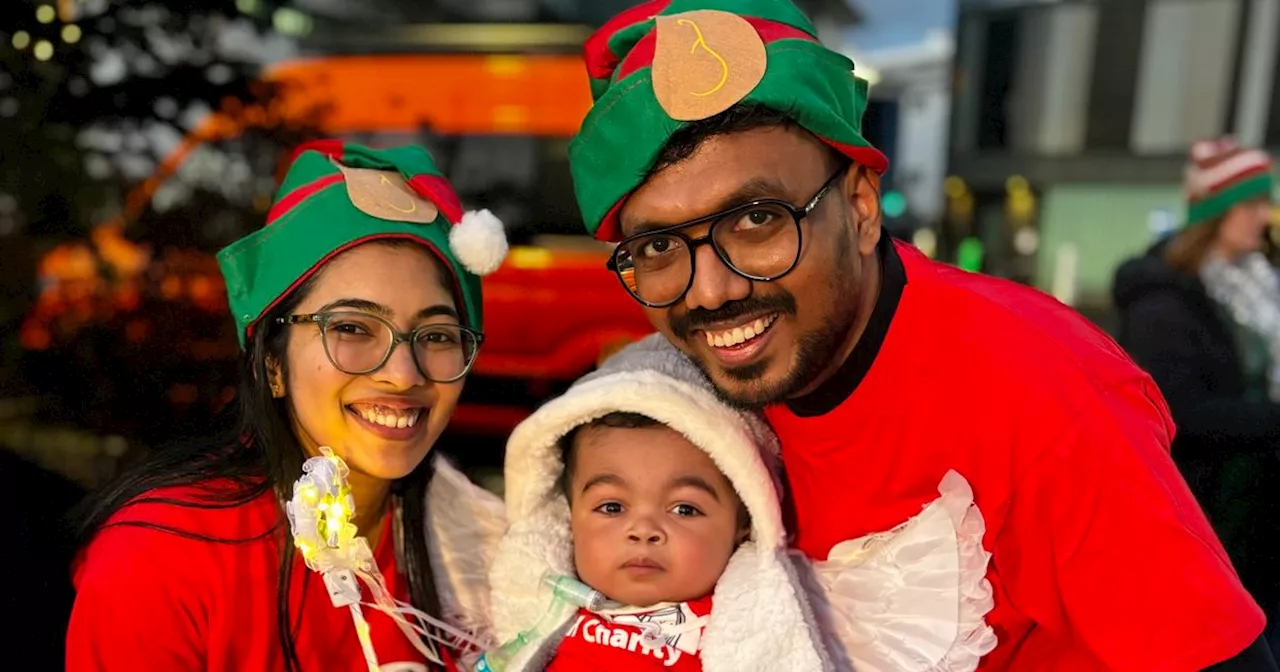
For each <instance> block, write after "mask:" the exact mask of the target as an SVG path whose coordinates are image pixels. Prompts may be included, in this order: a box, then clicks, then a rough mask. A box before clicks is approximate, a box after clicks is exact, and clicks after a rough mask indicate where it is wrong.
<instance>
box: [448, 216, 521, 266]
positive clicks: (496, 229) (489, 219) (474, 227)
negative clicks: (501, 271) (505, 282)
mask: <svg viewBox="0 0 1280 672" xmlns="http://www.w3.org/2000/svg"><path fill="white" fill-rule="evenodd" d="M449 247H450V248H451V249H452V250H453V255H454V256H455V257H457V258H458V261H459V262H461V263H462V265H463V266H465V267H466V269H467V270H468V271H471V272H472V273H474V274H476V275H488V274H490V273H492V272H494V271H496V270H498V268H499V267H500V266H502V262H503V260H505V259H506V258H507V250H508V247H507V232H506V229H505V227H503V225H502V220H500V219H498V218H497V216H495V215H494V214H493V213H492V212H489V211H488V210H479V211H474V210H473V211H470V212H467V213H466V214H464V215H462V221H460V222H458V223H457V224H455V225H454V226H453V228H451V229H450V230H449Z"/></svg>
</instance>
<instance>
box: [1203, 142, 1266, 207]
mask: <svg viewBox="0 0 1280 672" xmlns="http://www.w3.org/2000/svg"><path fill="white" fill-rule="evenodd" d="M1190 159H1191V160H1190V161H1189V162H1188V163H1187V168H1186V192H1187V226H1193V225H1195V224H1200V223H1203V222H1208V221H1212V220H1215V219H1217V218H1219V217H1221V216H1223V215H1225V214H1227V212H1228V211H1229V210H1231V208H1233V207H1235V206H1236V205H1237V204H1240V203H1244V202H1246V201H1251V200H1253V199H1256V198H1261V197H1265V198H1268V199H1269V198H1271V192H1272V188H1273V186H1274V183H1275V181H1274V177H1273V176H1272V174H1271V169H1272V160H1271V156H1270V155H1269V154H1267V153H1266V152H1264V151H1262V150H1260V149H1247V148H1244V147H1241V146H1240V145H1239V144H1238V143H1237V142H1236V141H1235V139H1234V138H1231V137H1223V138H1218V139H1215V140H1202V141H1200V142H1197V143H1195V144H1194V145H1192V146H1191V157H1190Z"/></svg>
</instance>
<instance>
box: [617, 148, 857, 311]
mask: <svg viewBox="0 0 1280 672" xmlns="http://www.w3.org/2000/svg"><path fill="white" fill-rule="evenodd" d="M852 165H853V164H850V163H846V164H845V165H844V166H842V167H841V168H840V170H837V171H836V172H835V173H834V174H832V175H831V177H829V178H827V181H826V182H823V183H822V186H821V187H820V188H819V189H818V192H817V193H816V194H814V195H813V198H810V199H809V200H808V201H806V202H805V204H804V205H803V206H801V207H796V206H795V205H792V204H791V203H788V202H787V201H784V200H782V199H778V198H764V199H759V200H755V201H751V202H749V203H743V204H742V205H735V206H734V207H732V208H729V209H727V210H721V211H720V212H713V213H711V214H709V215H704V216H702V217H699V218H697V219H694V220H690V221H688V222H684V223H681V224H676V225H674V226H668V227H666V228H662V229H654V230H652V231H644V232H642V233H637V234H635V235H633V236H627V237H626V238H623V239H622V241H621V242H619V243H618V245H617V246H616V247H615V248H614V250H613V254H612V255H610V257H609V260H608V261H607V262H605V267H606V268H608V269H609V270H610V271H613V273H614V275H616V276H617V277H618V282H621V283H622V288H623V289H625V290H627V294H630V295H631V298H633V299H635V300H636V301H637V302H638V303H640V304H641V305H643V306H646V307H648V308H666V307H668V306H672V305H675V304H676V303H678V302H679V301H680V300H681V299H683V298H684V297H685V295H686V294H688V293H689V289H690V288H692V287H693V278H694V275H695V274H696V273H697V270H698V269H697V264H698V254H697V253H698V248H699V247H702V246H703V245H710V246H711V249H713V250H715V252H716V256H717V257H719V258H720V261H721V263H723V264H724V265H725V266H727V267H728V268H729V270H731V271H733V272H734V273H736V274H738V275H739V276H741V277H744V278H746V279H748V280H754V281H756V282H773V281H775V280H780V279H782V278H784V277H786V276H787V275H788V274H789V273H791V271H794V270H795V268H796V264H798V263H799V262H800V251H801V250H802V249H803V248H804V244H803V243H804V230H803V229H802V228H801V226H800V222H801V221H802V220H804V218H806V217H808V216H809V214H810V213H812V212H813V210H814V208H816V207H818V204H819V203H821V202H822V199H823V198H825V197H826V196H827V194H828V193H830V192H831V189H832V188H833V187H835V185H836V181H837V180H839V179H840V178H841V177H842V176H843V175H844V174H845V173H846V172H848V170H849V168H850V167H852ZM861 172H862V166H861V165H859V166H858V173H859V177H861ZM764 205H774V206H778V207H781V208H783V209H784V210H786V211H787V212H788V213H789V214H790V215H791V219H792V220H793V224H794V226H795V227H796V256H795V258H794V259H792V260H791V263H790V264H789V265H788V266H787V268H786V270H784V271H782V272H781V273H777V274H774V275H770V276H760V275H752V274H750V273H746V272H744V271H742V269H740V268H738V267H737V266H735V265H734V264H733V261H732V260H730V259H729V255H728V254H727V253H725V251H724V250H723V249H721V248H720V245H719V244H717V243H716V241H715V230H716V227H718V226H720V225H721V224H723V223H724V222H727V221H732V220H731V217H730V216H731V215H736V214H739V213H743V212H747V211H749V210H752V209H753V208H758V207H760V206H764ZM707 222H712V224H711V228H709V229H707V234H706V235H705V236H702V237H701V238H693V237H690V236H687V235H685V234H684V233H682V231H683V230H684V229H688V228H690V227H694V226H698V225H699V224H706V223H707ZM658 235H674V236H675V237H677V238H679V239H680V240H682V241H684V244H685V246H686V248H687V249H688V252H689V282H688V283H687V284H686V285H685V287H684V289H683V290H681V292H680V293H679V294H677V295H676V297H675V298H674V299H671V300H670V301H664V302H661V303H654V302H652V301H646V300H644V299H643V298H641V297H640V296H638V295H637V294H636V292H633V291H631V287H630V286H628V285H627V280H626V278H624V277H623V275H622V271H621V270H619V262H618V257H619V256H620V255H622V254H624V253H625V252H626V248H625V247H624V246H625V245H627V244H628V243H630V242H632V241H635V240H639V239H641V238H647V237H650V236H658Z"/></svg>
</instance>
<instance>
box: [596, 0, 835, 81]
mask: <svg viewBox="0 0 1280 672" xmlns="http://www.w3.org/2000/svg"><path fill="white" fill-rule="evenodd" d="M741 18H742V19H743V20H745V21H746V22H747V23H749V24H751V27H752V28H755V29H756V34H757V35H759V36H760V41H761V42H764V44H765V46H768V45H770V44H773V43H774V42H777V41H779V40H805V41H807V42H817V41H818V39H817V38H816V37H814V36H812V35H810V34H809V33H806V32H804V31H803V30H800V29H799V28H795V27H793V26H788V25H787V24H785V23H778V22H777V21H770V20H769V19H761V18H757V17H754V16H744V17H741ZM657 48H658V32H657V31H656V30H655V31H650V32H649V34H648V35H645V36H644V37H643V38H641V39H640V41H638V42H636V46H634V47H632V48H631V51H630V53H628V54H627V57H626V58H624V59H623V60H622V64H621V65H619V66H618V75H617V78H616V79H617V80H618V81H621V80H622V79H623V78H624V77H627V76H628V75H630V74H631V73H633V72H635V71H637V70H640V69H642V68H647V67H649V66H651V65H653V56H654V54H655V52H656V51H657ZM607 76H608V75H606V77H607Z"/></svg>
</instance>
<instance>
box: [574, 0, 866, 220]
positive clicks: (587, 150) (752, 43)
mask: <svg viewBox="0 0 1280 672" xmlns="http://www.w3.org/2000/svg"><path fill="white" fill-rule="evenodd" d="M583 51H584V55H585V58H586V63H587V72H588V75H589V76H590V77H591V92H592V97H593V98H594V100H595V104H594V105H593V106H592V108H591V110H590V112H588V113H587V117H586V119H585V120H584V121H583V124H582V130H581V131H579V132H578V135H577V136H576V137H575V138H574V139H573V142H572V143H571V144H570V146H569V165H570V169H571V171H572V172H573V181H574V190H575V192H576V194H577V198H578V205H579V207H580V209H581V210H582V217H583V220H584V222H585V223H586V226H587V231H588V232H590V233H591V234H593V235H594V236H595V237H596V238H599V239H601V240H605V241H617V240H619V239H620V237H621V234H620V231H619V229H618V221H617V219H618V218H617V214H618V210H619V209H620V208H621V205H622V203H623V202H624V201H625V199H626V197H627V195H628V194H630V193H631V192H632V191H633V190H634V189H635V188H636V187H638V186H639V185H640V184H641V183H642V182H643V181H644V179H645V177H646V175H648V173H649V171H650V170H651V169H652V167H653V164H654V162H655V160H656V159H657V157H658V154H659V153H660V152H661V151H662V148H663V147H664V146H665V145H666V144H667V142H668V141H669V140H670V138H671V136H672V134H674V133H675V132H676V131H678V130H679V129H680V128H681V127H683V126H684V125H685V124H687V123H689V122H692V121H697V120H701V119H706V118H709V117H712V116H715V115H716V114H719V113H721V112H724V111H725V110H728V109H729V108H731V107H733V106H734V105H737V104H740V103H745V104H755V105H761V106H764V107H769V108H772V109H776V110H778V111H781V112H784V113H786V114H788V115H789V116H790V117H791V118H792V119H794V120H795V121H796V123H798V124H799V125H800V126H802V127H804V128H805V129H807V130H808V131H809V132H811V133H813V134H814V135H816V136H818V137H819V138H821V139H822V140H823V141H824V142H826V143H827V144H829V145H830V146H832V147H834V148H835V149H836V150H838V151H840V152H841V153H842V154H844V155H846V156H848V157H849V158H850V159H852V160H853V161H856V162H858V163H860V164H862V165H865V166H867V167H868V168H870V169H872V170H874V171H875V172H876V173H884V171H885V170H886V169H887V168H888V165H889V162H888V159H886V158H885V156H884V154H882V153H880V151H879V150H877V149H876V148H875V147H872V146H871V143H869V142H867V140H866V139H865V138H863V137H862V130H861V126H862V115H863V112H864V111H866V107H867V88H868V85H867V82H866V80H863V79H861V78H859V77H858V76H856V75H855V74H854V71H853V69H854V66H853V62H852V61H850V60H849V59H848V58H846V57H845V56H843V55H841V54H839V53H837V52H835V51H832V50H830V49H827V48H826V47H824V46H823V45H822V44H821V43H820V42H819V41H818V38H817V32H816V31H815V29H814V27H813V24H812V23H810V21H809V19H808V18H807V17H805V15H804V13H802V12H801V11H800V10H799V8H797V7H796V6H795V5H794V4H792V2H791V1H790V0H653V1H652V2H646V3H643V4H641V5H639V6H636V7H633V8H631V9H629V10H627V11H625V12H622V13H621V14H619V15H617V16H615V17H614V18H613V19H611V20H610V21H609V22H608V23H606V24H605V25H604V26H603V27H601V28H600V30H598V31H596V33H595V34H594V35H592V36H591V37H590V38H589V39H588V40H587V43H586V45H585V47H584V49H583Z"/></svg>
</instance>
